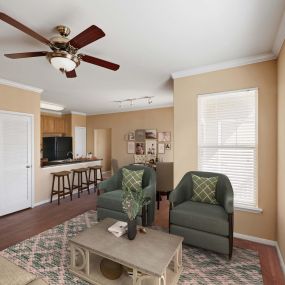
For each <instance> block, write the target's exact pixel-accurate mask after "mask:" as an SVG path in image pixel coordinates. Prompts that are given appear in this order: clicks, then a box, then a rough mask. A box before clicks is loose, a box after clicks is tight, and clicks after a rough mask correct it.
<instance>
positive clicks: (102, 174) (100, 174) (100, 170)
mask: <svg viewBox="0 0 285 285" xmlns="http://www.w3.org/2000/svg"><path fill="white" fill-rule="evenodd" d="M100 176H101V179H100V181H103V174H102V168H100Z"/></svg>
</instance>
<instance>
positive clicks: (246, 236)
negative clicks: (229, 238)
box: [234, 233, 277, 246]
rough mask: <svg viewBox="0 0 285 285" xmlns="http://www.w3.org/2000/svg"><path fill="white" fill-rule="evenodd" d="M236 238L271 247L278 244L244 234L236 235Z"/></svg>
mask: <svg viewBox="0 0 285 285" xmlns="http://www.w3.org/2000/svg"><path fill="white" fill-rule="evenodd" d="M234 237H235V238H240V239H244V240H249V241H253V242H257V243H262V244H266V245H271V246H276V243H277V242H276V241H275V240H270V239H264V238H259V237H255V236H249V235H243V234H239V233H234Z"/></svg>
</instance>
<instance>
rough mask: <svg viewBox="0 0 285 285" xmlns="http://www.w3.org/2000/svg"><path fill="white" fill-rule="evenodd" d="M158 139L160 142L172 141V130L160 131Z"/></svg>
mask: <svg viewBox="0 0 285 285" xmlns="http://www.w3.org/2000/svg"><path fill="white" fill-rule="evenodd" d="M158 141H159V142H170V141H171V132H158Z"/></svg>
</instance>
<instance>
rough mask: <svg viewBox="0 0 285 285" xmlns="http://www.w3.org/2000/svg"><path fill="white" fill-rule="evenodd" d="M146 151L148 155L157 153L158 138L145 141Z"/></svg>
mask: <svg viewBox="0 0 285 285" xmlns="http://www.w3.org/2000/svg"><path fill="white" fill-rule="evenodd" d="M145 153H146V154H147V155H153V156H156V154H157V141H156V140H146V141H145Z"/></svg>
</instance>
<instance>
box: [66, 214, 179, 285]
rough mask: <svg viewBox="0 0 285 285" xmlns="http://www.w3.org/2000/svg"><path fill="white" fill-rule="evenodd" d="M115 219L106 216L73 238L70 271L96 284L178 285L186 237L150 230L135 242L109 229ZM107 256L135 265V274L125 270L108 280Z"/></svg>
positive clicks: (126, 264)
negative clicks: (103, 266)
mask: <svg viewBox="0 0 285 285" xmlns="http://www.w3.org/2000/svg"><path fill="white" fill-rule="evenodd" d="M115 222H116V220H113V219H105V220H104V221H102V222H101V223H98V224H96V225H95V226H94V227H92V228H90V229H88V230H86V231H84V232H82V233H80V234H79V235H78V236H77V237H75V238H73V239H71V240H70V241H69V243H70V249H71V265H70V271H71V272H72V273H74V274H75V275H77V276H78V277H80V278H82V279H84V280H86V281H88V282H90V283H91V284H95V285H176V284H177V283H178V280H179V277H180V275H181V272H182V241H183V238H181V237H178V236H174V235H170V234H167V233H163V232H158V231H154V230H150V229H148V232H147V234H145V235H143V234H141V235H139V236H138V237H137V238H136V239H135V240H134V241H129V240H128V239H126V238H124V237H121V238H116V237H115V236H113V235H112V234H111V233H109V232H108V231H107V229H108V227H109V226H111V225H112V224H114V223H115ZM147 251H149V252H151V253H152V254H151V255H150V254H149V252H147ZM103 258H107V259H109V260H112V261H114V262H117V263H119V264H121V265H123V266H125V267H128V268H131V269H132V271H133V275H132V276H130V275H129V274H128V273H127V272H126V271H125V270H124V271H123V273H122V275H121V276H120V278H118V279H116V280H110V279H107V278H106V277H104V276H103V274H102V273H101V270H100V263H101V261H102V259H103ZM150 265H151V266H150Z"/></svg>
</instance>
